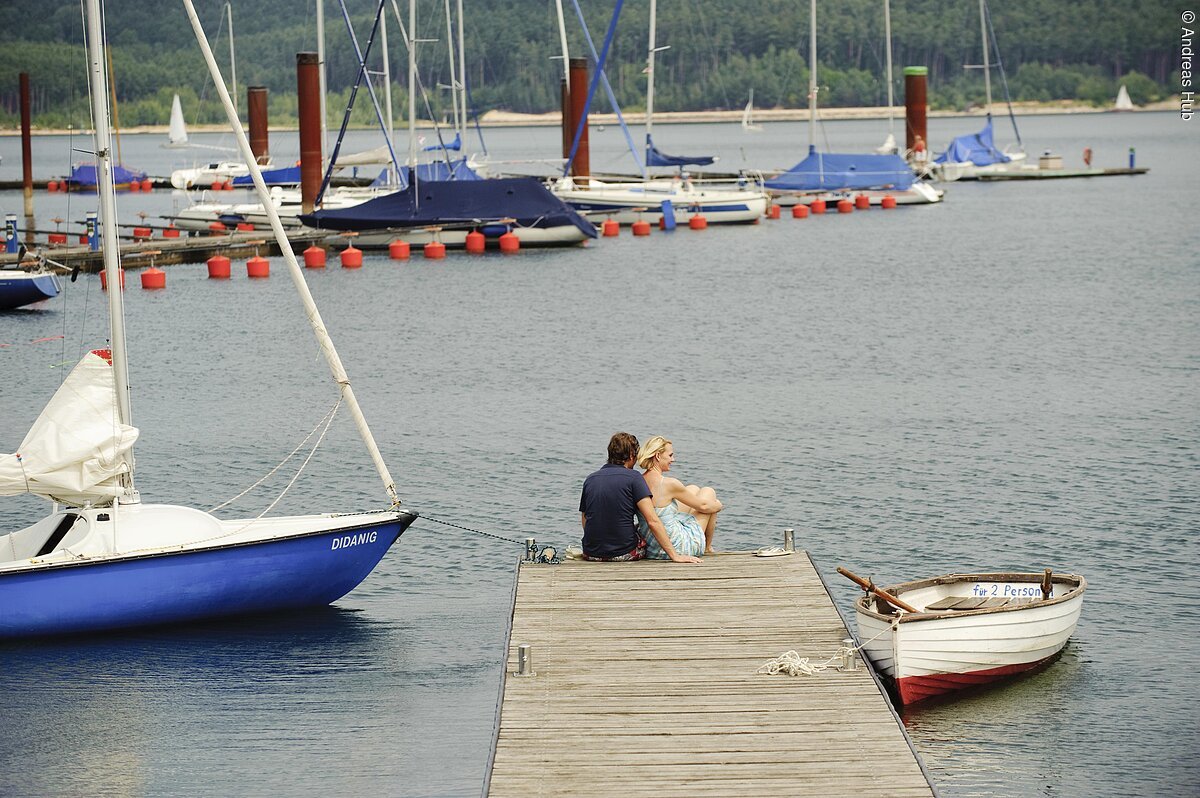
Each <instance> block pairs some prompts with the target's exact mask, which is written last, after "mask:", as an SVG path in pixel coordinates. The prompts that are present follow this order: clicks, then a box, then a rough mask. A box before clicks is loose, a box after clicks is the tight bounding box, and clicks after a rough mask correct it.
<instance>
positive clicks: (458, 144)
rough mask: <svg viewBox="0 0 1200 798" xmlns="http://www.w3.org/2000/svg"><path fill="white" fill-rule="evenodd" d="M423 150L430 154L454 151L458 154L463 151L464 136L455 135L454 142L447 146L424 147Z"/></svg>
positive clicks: (448, 143) (432, 145) (433, 145)
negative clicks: (433, 151)
mask: <svg viewBox="0 0 1200 798" xmlns="http://www.w3.org/2000/svg"><path fill="white" fill-rule="evenodd" d="M421 149H422V150H424V151H425V152H430V151H432V150H454V151H455V152H458V151H459V150H461V149H462V136H460V135H459V134H457V133H455V134H454V141H449V142H447V143H445V144H441V143H438V144H430V145H429V146H428V147H422V148H421Z"/></svg>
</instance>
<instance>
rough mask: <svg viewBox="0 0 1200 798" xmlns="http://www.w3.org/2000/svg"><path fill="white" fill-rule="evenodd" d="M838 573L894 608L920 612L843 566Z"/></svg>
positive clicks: (839, 567)
mask: <svg viewBox="0 0 1200 798" xmlns="http://www.w3.org/2000/svg"><path fill="white" fill-rule="evenodd" d="M837 572H838V573H839V574H841V575H842V576H844V577H846V578H847V579H849V580H850V581H851V582H854V583H855V584H857V585H858V586H859V587H861V588H862V589H863V590H865V591H867V592H868V593H873V594H875V595H876V596H878V597H879V598H881V599H883V600H884V601H886V602H887V603H888V604H891V605H892V606H893V607H899V608H900V609H902V610H904V611H905V612H920V610H918V609H917V608H916V607H913V606H911V605H909V604H905V603H904V602H903V601H901V600H900V599H898V598H896V597H895V596H893V595H892V594H891V593H889V592H887V591H886V590H884V589H882V588H878V587H875V583H874V582H871V581H870V580H868V579H863V578H862V577H861V576H858V575H857V574H852V573H850V572H849V571H847V570H846V569H845V568H842V567H841V566H838V569H837Z"/></svg>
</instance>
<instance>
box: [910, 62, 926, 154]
mask: <svg viewBox="0 0 1200 798" xmlns="http://www.w3.org/2000/svg"><path fill="white" fill-rule="evenodd" d="M928 75H929V68H928V67H923V66H910V67H905V68H904V133H905V136H904V148H905V149H906V150H908V151H910V152H911V151H912V149H913V145H914V144H915V143H916V140H917V136H920V137H921V140H922V141H924V142H926V145H925V146H926V147H927V148H928V146H929V145H928V141H929V137H928V136H927V134H926V131H925V116H926V114H927V112H928V108H929V106H928V103H927V101H926V99H925V84H926V81H927V79H928V77H927V76H928Z"/></svg>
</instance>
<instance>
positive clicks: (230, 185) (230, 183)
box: [222, 180, 233, 191]
mask: <svg viewBox="0 0 1200 798" xmlns="http://www.w3.org/2000/svg"><path fill="white" fill-rule="evenodd" d="M222 188H224V189H225V190H226V191H233V181H232V180H226V181H225V185H224V186H222Z"/></svg>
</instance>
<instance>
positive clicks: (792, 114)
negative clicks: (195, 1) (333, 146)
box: [0, 97, 1179, 136]
mask: <svg viewBox="0 0 1200 798" xmlns="http://www.w3.org/2000/svg"><path fill="white" fill-rule="evenodd" d="M992 108H993V113H994V114H1005V113H1007V108H1005V107H1004V106H1002V105H994V106H993V107H992ZM1110 110H1112V109H1110V108H1097V107H1095V106H1092V105H1087V104H1084V103H1078V102H1068V101H1063V102H1048V103H1043V102H1024V103H1013V113H1014V114H1016V115H1018V116H1029V115H1037V114H1098V113H1105V112H1107V111H1110ZM1134 110H1135V111H1171V110H1175V111H1177V110H1179V99H1178V98H1177V97H1173V98H1171V99H1169V100H1163V101H1162V102H1158V103H1153V104H1151V105H1146V106H1143V107H1140V108H1136V109H1134ZM892 113H893V114H894V115H895V116H896V118H903V116H904V106H902V105H898V106H896V107H895V108H894V109H893V111H892ZM623 116H624V117H625V122H626V124H631V125H640V124H643V123H644V122H645V121H646V115H645V113H643V112H641V111H634V112H629V113H625V114H623ZM928 116H929V117H930V118H933V119H937V118H944V117H972V116H978V117H982V116H984V111H983V108H982V106H981V107H978V108H972V109H971V110H969V111H929V112H928ZM820 117H821V119H824V120H827V121H828V120H837V119H886V118H887V117H888V109H887V106H877V107H868V108H822V109H821V110H820ZM741 118H742V112H741V111H658V112H655V114H654V121H655V122H656V123H658V124H667V125H670V124H700V123H706V122H737V121H740V120H741ZM589 120H590V122H591V124H592V125H595V126H600V125H615V124H617V115H616V114H592V115H591V116H590V117H589ZM807 120H808V109H807V108H756V109H755V110H754V121H755V122H756V123H761V122H803V121H807ZM479 124H480V125H481V126H482V127H551V126H553V127H557V126H558V125H560V124H561V114H559V112H557V111H554V112H552V113H548V114H521V113H516V112H514V111H488V112H486V113H484V114H483V115H482V116H480V117H479ZM403 126H404V125H403V124H401V125H398V126H397V127H398V128H399V127H403ZM417 127H421V128H432V127H433V124H432V123H431V122H429V121H428V120H418V122H417ZM228 129H229V128H228V127H227V126H226V125H195V126H192V127H189V132H192V133H207V132H211V133H220V132H223V131H226V130H228ZM295 129H296V127H295V126H294V125H282V126H274V125H273V126H271V130H272V131H276V130H278V131H288V130H295ZM32 132H33V135H35V136H56V135H66V134H67V133H70V132H72V131H69V130H65V129H53V128H46V129H42V128H37V127H35V128H34V129H33V131H32ZM74 132H75V133H80V134H85V133H90V131H86V130H76V131H74ZM121 132H122V133H159V134H162V133H166V132H167V126H166V125H141V126H139V127H130V128H121ZM20 134H21V131H20V130H19V129H17V128H0V136H19V135H20Z"/></svg>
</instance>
